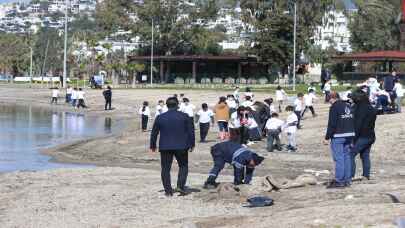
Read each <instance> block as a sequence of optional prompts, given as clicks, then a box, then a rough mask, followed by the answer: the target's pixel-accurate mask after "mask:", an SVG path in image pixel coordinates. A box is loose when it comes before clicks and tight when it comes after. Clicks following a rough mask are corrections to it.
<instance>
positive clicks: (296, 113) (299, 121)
mask: <svg viewBox="0 0 405 228" xmlns="http://www.w3.org/2000/svg"><path fill="white" fill-rule="evenodd" d="M294 113H295V115H297V118H298V124H297V127H298V128H300V127H301V112H300V111H294Z"/></svg>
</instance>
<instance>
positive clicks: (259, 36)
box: [0, 0, 400, 78]
mask: <svg viewBox="0 0 405 228" xmlns="http://www.w3.org/2000/svg"><path fill="white" fill-rule="evenodd" d="M295 1H296V2H297V6H298V10H297V12H298V14H297V15H298V19H297V28H298V30H297V47H298V48H297V50H298V51H297V56H295V58H297V57H298V55H299V54H300V53H301V52H304V53H308V54H309V55H310V56H311V57H312V59H313V61H318V62H324V61H327V58H328V53H333V51H330V50H327V51H324V50H320V49H319V47H315V46H314V40H313V37H314V32H315V30H316V27H317V26H319V25H321V24H322V23H323V18H324V15H325V13H326V12H328V11H330V10H333V9H338V8H339V7H340V8H342V2H341V1H337V0H295ZM295 1H294V0H240V1H237V0H220V1H215V0H194V1H193V4H194V5H190V4H189V1H184V0H171V1H168V0H150V1H144V4H134V3H133V1H131V0H105V1H103V2H101V3H99V4H98V5H97V9H96V11H95V13H94V15H92V16H81V17H79V18H76V20H74V21H73V22H71V23H70V24H69V41H68V42H69V45H68V47H69V50H68V67H69V72H70V75H74V76H78V77H85V76H89V75H93V74H96V73H97V72H99V71H100V70H106V71H107V72H108V75H109V76H111V77H112V76H115V75H116V74H117V75H119V76H128V75H133V73H135V72H142V71H145V70H147V69H146V68H147V66H145V65H142V64H141V63H132V64H128V63H127V61H126V55H129V54H135V55H149V54H150V51H151V44H152V42H151V40H152V37H151V29H152V22H153V24H154V35H155V39H154V54H155V55H193V54H206V55H219V54H223V53H224V50H222V48H221V46H219V45H218V43H219V42H221V41H223V40H225V39H227V38H229V37H227V34H226V29H227V28H226V27H224V26H217V27H215V28H209V27H208V26H207V25H208V23H209V22H210V21H214V20H216V19H217V18H218V16H219V12H220V9H221V8H224V7H228V8H234V7H235V6H238V5H239V6H240V8H241V12H240V13H239V15H235V16H237V17H239V18H241V20H242V22H243V26H242V27H241V28H239V30H240V32H243V33H244V34H247V36H246V38H245V40H246V42H245V46H243V47H242V48H240V49H238V50H235V51H233V53H234V54H238V55H253V56H257V57H258V58H259V60H261V61H266V62H269V63H270V64H271V65H272V66H278V67H280V68H286V67H287V66H288V65H289V64H291V62H292V60H293V58H294V56H293V52H292V49H293V26H294V18H293V12H294V2H295ZM355 2H356V4H357V6H358V9H359V11H358V13H357V14H354V15H350V26H349V28H350V31H351V33H352V38H351V44H352V46H353V48H354V50H356V51H369V50H381V49H382V50H387V49H394V48H397V47H398V44H399V42H398V41H399V28H398V26H397V25H396V23H395V21H396V17H397V15H398V13H399V10H400V7H399V6H400V5H399V4H400V3H399V1H393V0H378V1H377V0H374V1H373V0H369V1H366V0H356V1H355ZM231 13H232V12H231ZM118 31H129V33H126V34H124V35H121V37H119V39H120V40H123V41H130V39H131V38H133V37H135V36H138V37H139V38H140V44H141V45H140V48H139V49H137V50H136V51H135V52H134V53H124V52H123V51H116V52H112V50H111V48H112V47H111V45H109V44H105V45H103V48H105V49H107V50H108V51H109V52H108V54H107V55H100V54H98V52H97V50H96V49H95V48H96V47H97V46H98V45H99V41H100V40H102V39H104V38H105V37H108V36H110V35H111V34H115V33H117V32H118ZM83 44H85V45H86V46H87V48H88V50H89V51H90V53H91V54H90V55H87V54H86V53H78V52H77V50H79V49H80V45H83ZM31 48H32V50H33V53H34V55H33V60H34V72H35V75H44V74H45V73H47V72H52V74H53V75H60V74H61V70H62V66H63V32H61V31H59V30H55V29H52V28H41V29H40V30H39V32H38V33H36V34H6V33H1V34H0V71H1V72H2V73H6V72H7V73H9V74H12V75H14V76H17V75H23V74H24V73H25V72H29V66H30V49H31ZM112 78H115V77H112Z"/></svg>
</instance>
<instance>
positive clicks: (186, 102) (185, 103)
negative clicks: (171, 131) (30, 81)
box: [180, 98, 195, 123]
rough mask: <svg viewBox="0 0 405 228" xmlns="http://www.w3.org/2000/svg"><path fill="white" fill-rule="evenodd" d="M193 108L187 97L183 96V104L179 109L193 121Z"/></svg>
mask: <svg viewBox="0 0 405 228" xmlns="http://www.w3.org/2000/svg"><path fill="white" fill-rule="evenodd" d="M194 109H195V106H194V105H193V104H190V100H189V99H188V98H183V106H182V107H181V109H180V111H181V112H184V113H186V114H187V115H188V117H190V118H192V120H193V123H194Z"/></svg>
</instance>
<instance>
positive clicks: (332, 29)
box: [314, 9, 356, 52]
mask: <svg viewBox="0 0 405 228" xmlns="http://www.w3.org/2000/svg"><path fill="white" fill-rule="evenodd" d="M355 12H356V10H355V9H352V10H350V11H345V12H343V11H337V10H333V11H329V12H327V13H326V14H325V16H324V18H323V23H322V26H319V27H318V28H317V30H316V31H315V37H314V41H315V45H319V46H320V47H321V48H322V49H328V48H329V47H334V48H335V49H336V50H337V51H339V52H351V51H352V47H351V44H350V36H351V33H350V30H349V27H348V26H349V18H348V17H347V16H346V14H350V13H355Z"/></svg>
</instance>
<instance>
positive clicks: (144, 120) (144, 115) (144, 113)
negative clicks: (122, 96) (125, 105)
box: [138, 101, 150, 132]
mask: <svg viewBox="0 0 405 228" xmlns="http://www.w3.org/2000/svg"><path fill="white" fill-rule="evenodd" d="M138 113H139V115H141V126H142V131H143V132H147V131H148V122H149V117H150V108H149V102H147V101H144V102H143V104H142V107H141V108H140V109H139V111H138Z"/></svg>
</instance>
